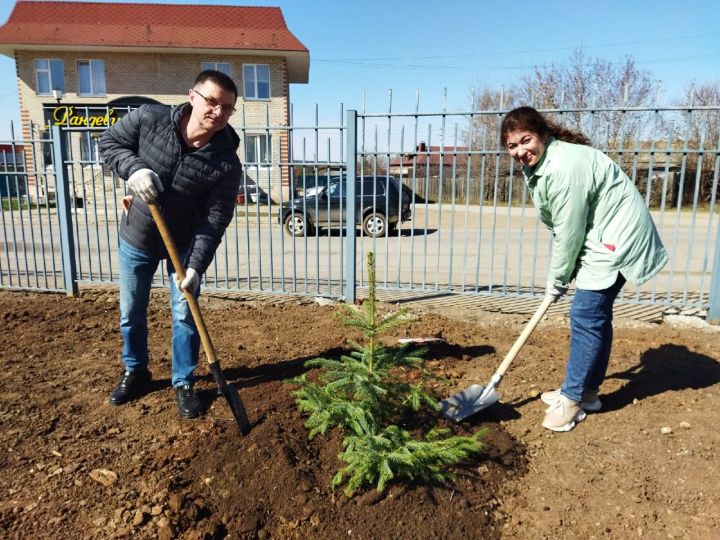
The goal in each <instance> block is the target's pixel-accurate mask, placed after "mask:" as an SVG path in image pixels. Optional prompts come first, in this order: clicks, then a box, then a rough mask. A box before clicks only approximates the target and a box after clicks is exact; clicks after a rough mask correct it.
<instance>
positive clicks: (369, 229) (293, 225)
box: [278, 176, 410, 237]
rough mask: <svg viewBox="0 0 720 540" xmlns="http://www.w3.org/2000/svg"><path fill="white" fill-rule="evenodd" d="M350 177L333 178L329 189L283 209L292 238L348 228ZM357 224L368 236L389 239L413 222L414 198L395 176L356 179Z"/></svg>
mask: <svg viewBox="0 0 720 540" xmlns="http://www.w3.org/2000/svg"><path fill="white" fill-rule="evenodd" d="M346 193H347V178H342V179H341V178H333V179H331V180H330V182H329V183H328V185H327V186H324V187H321V188H318V190H317V192H316V193H315V194H313V195H309V196H307V197H301V198H298V199H295V200H293V201H291V202H290V203H288V204H287V205H286V206H284V207H283V209H282V211H281V212H280V214H279V216H278V217H279V220H280V223H281V224H282V225H283V226H284V227H285V231H286V232H287V233H288V234H289V235H291V236H305V235H311V234H315V232H316V231H317V230H318V229H320V228H323V227H328V228H336V227H344V226H345V219H346V218H345V211H346V208H345V206H346V198H347V197H346ZM355 212H356V216H357V218H356V223H357V225H359V226H361V227H362V228H363V231H364V232H365V234H366V235H367V236H370V237H378V236H385V235H386V234H388V233H389V232H390V231H391V230H392V229H394V228H395V227H396V226H397V225H398V223H402V222H403V221H407V220H409V219H410V196H409V195H408V194H407V193H406V192H405V190H403V189H402V188H401V186H400V183H399V182H398V180H397V179H396V178H394V177H392V176H390V177H388V176H363V177H358V178H356V179H355Z"/></svg>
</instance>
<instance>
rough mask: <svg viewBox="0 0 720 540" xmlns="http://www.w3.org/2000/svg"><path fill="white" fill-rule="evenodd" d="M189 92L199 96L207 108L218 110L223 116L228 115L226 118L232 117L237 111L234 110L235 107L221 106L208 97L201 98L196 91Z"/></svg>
mask: <svg viewBox="0 0 720 540" xmlns="http://www.w3.org/2000/svg"><path fill="white" fill-rule="evenodd" d="M190 90H192V91H193V92H195V93H196V94H197V95H198V96H200V97H201V98H203V99H204V100H205V103H207V104H208V107H212V108H213V109H215V110H217V109H220V110H221V111H222V113H223V114H226V115H228V116H232V114H233V113H234V112H235V111H236V110H237V109H236V108H235V107H233V106H232V105H222V104H221V103H218V102H217V101H215V100H214V99H213V98H209V97H205V96H203V95H202V94H201V93H200V92H198V91H197V90H195V89H194V88H191V89H190Z"/></svg>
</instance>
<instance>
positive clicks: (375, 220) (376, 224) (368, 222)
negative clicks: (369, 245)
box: [363, 212, 388, 238]
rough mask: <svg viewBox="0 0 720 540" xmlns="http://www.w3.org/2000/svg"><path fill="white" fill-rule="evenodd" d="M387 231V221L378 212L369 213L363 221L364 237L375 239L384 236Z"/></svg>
mask: <svg viewBox="0 0 720 540" xmlns="http://www.w3.org/2000/svg"><path fill="white" fill-rule="evenodd" d="M387 230H388V223H387V219H385V216H384V215H383V214H380V213H378V212H375V213H372V212H371V213H369V214H368V215H367V216H365V219H364V220H363V231H364V232H365V235H366V236H369V237H370V238H377V237H378V236H385V235H386V234H387Z"/></svg>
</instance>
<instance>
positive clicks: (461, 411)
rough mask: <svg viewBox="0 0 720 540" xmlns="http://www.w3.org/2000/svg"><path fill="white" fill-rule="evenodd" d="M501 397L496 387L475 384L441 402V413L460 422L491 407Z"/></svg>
mask: <svg viewBox="0 0 720 540" xmlns="http://www.w3.org/2000/svg"><path fill="white" fill-rule="evenodd" d="M499 399H500V393H499V392H498V391H497V390H495V387H494V386H492V385H489V386H488V387H485V386H483V385H481V384H473V385H470V386H468V387H467V388H465V390H463V391H461V392H458V393H457V394H454V395H452V396H450V397H449V398H447V399H446V400H443V401H441V402H440V413H441V414H442V415H443V416H445V417H446V418H449V419H450V420H453V421H455V422H460V421H461V420H464V419H465V418H467V417H468V416H472V415H473V414H475V413H477V412H479V411H481V410H483V409H485V408H487V407H489V406H490V405H492V404H493V403H496V402H497V401H498V400H499Z"/></svg>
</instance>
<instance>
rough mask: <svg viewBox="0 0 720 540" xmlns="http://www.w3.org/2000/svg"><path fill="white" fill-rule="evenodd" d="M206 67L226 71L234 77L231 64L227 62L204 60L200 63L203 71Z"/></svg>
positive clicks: (225, 72) (229, 75)
mask: <svg viewBox="0 0 720 540" xmlns="http://www.w3.org/2000/svg"><path fill="white" fill-rule="evenodd" d="M206 69H214V70H215V71H220V72H222V73H224V74H225V75H227V76H228V77H232V72H231V70H230V64H228V63H227V62H203V63H202V64H200V70H201V71H205V70H206Z"/></svg>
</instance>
